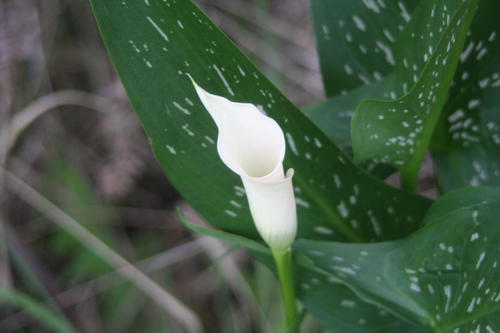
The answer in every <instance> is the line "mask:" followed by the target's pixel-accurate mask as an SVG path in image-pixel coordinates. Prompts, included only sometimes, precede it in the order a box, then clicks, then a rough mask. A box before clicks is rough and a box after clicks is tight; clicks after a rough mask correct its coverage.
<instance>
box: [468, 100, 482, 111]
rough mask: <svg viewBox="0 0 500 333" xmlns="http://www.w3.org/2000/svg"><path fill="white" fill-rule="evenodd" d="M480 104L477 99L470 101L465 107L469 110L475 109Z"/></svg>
mask: <svg viewBox="0 0 500 333" xmlns="http://www.w3.org/2000/svg"><path fill="white" fill-rule="evenodd" d="M479 104H481V101H480V100H478V99H471V100H470V101H469V103H468V105H467V107H468V108H469V110H470V109H473V108H476V107H478V106H479Z"/></svg>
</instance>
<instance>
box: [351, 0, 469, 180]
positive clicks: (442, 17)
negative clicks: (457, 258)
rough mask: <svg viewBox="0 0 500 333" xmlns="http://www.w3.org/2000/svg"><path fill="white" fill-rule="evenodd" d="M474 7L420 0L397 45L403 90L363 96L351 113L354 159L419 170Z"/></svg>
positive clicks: (457, 2) (405, 170)
mask: <svg viewBox="0 0 500 333" xmlns="http://www.w3.org/2000/svg"><path fill="white" fill-rule="evenodd" d="M476 7H477V0H465V1H462V0H449V1H440V2H435V1H421V2H420V4H419V6H418V7H417V8H416V10H415V12H414V13H413V19H412V20H411V21H410V23H409V24H408V25H407V27H406V29H405V30H404V32H403V33H402V35H401V36H400V38H399V39H398V44H397V47H396V49H397V54H396V59H397V60H396V70H397V72H396V74H397V76H398V80H399V83H400V85H401V88H402V89H403V91H404V92H405V95H403V96H402V97H400V98H397V99H394V100H365V101H364V102H362V103H361V104H359V105H358V107H357V109H356V111H355V113H354V116H353V118H352V131H351V133H352V145H353V150H354V156H355V159H356V160H357V161H364V160H368V159H372V160H374V161H377V162H384V163H390V164H392V165H393V166H395V167H397V168H400V169H402V171H403V173H412V174H415V173H416V172H418V169H419V168H420V164H421V162H422V160H423V157H424V154H425V152H426V150H427V148H428V145H429V142H430V140H431V137H432V134H433V132H434V129H435V126H436V123H437V121H438V119H439V115H440V112H441V109H442V107H443V105H444V103H445V101H446V97H447V95H448V91H449V88H450V84H451V81H452V78H453V75H454V73H455V69H456V67H457V64H458V61H459V56H460V54H461V51H462V47H463V45H464V42H465V37H466V35H467V32H468V30H469V26H470V22H471V21H472V19H473V17H474V13H475V11H476ZM410 187H411V186H410Z"/></svg>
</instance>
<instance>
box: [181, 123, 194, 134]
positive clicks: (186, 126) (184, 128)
mask: <svg viewBox="0 0 500 333" xmlns="http://www.w3.org/2000/svg"><path fill="white" fill-rule="evenodd" d="M182 129H183V130H184V131H186V133H187V134H188V135H189V136H194V132H193V131H191V130H190V129H189V124H184V125H182Z"/></svg>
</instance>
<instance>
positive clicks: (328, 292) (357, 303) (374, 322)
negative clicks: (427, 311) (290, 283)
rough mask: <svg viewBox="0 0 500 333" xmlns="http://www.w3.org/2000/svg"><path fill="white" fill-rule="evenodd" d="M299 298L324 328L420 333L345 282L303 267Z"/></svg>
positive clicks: (347, 331) (350, 331)
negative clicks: (363, 296) (350, 287)
mask: <svg viewBox="0 0 500 333" xmlns="http://www.w3.org/2000/svg"><path fill="white" fill-rule="evenodd" d="M297 277H298V279H299V281H298V282H299V283H298V288H299V289H298V295H299V298H300V299H301V301H302V303H303V305H304V307H305V308H306V309H307V310H308V311H309V312H311V313H312V314H313V315H314V316H315V317H316V318H318V320H319V321H320V322H321V323H322V324H323V325H324V326H325V327H328V328H331V329H334V331H335V332H342V333H400V332H405V333H421V332H424V331H423V330H421V329H420V328H418V327H417V326H415V325H412V324H410V323H409V322H406V321H403V320H401V319H399V318H397V317H395V316H394V315H393V314H391V313H389V312H388V311H386V310H384V309H382V308H380V307H378V306H377V305H375V304H371V303H368V302H366V301H364V300H362V299H361V298H360V297H359V296H358V295H356V294H355V293H354V292H353V291H352V290H350V289H349V288H347V287H346V286H345V284H343V282H342V281H340V280H338V279H336V278H334V277H331V276H325V275H324V274H322V273H318V272H314V271H313V270H310V269H306V268H305V267H300V270H299V271H298V274H297Z"/></svg>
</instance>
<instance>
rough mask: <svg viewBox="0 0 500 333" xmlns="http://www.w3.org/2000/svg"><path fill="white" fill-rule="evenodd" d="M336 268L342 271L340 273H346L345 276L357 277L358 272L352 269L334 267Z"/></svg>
mask: <svg viewBox="0 0 500 333" xmlns="http://www.w3.org/2000/svg"><path fill="white" fill-rule="evenodd" d="M334 268H335V270H337V271H340V272H342V273H345V274H349V275H356V271H354V270H353V269H352V268H350V267H342V266H334Z"/></svg>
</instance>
